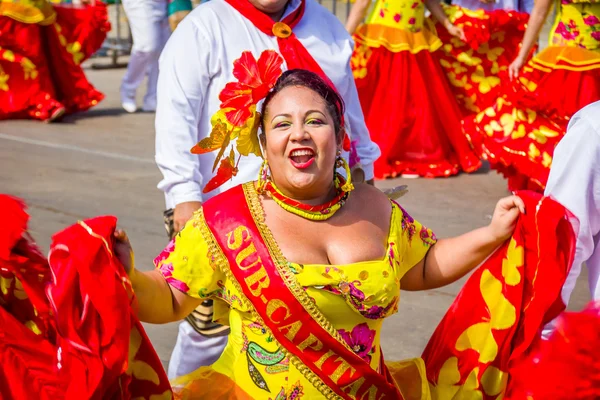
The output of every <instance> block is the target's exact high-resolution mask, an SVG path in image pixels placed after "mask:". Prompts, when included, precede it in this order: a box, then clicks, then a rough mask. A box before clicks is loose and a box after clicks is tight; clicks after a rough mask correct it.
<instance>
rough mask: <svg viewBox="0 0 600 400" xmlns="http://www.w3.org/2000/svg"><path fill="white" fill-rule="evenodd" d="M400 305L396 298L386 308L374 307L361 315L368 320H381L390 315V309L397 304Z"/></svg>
mask: <svg viewBox="0 0 600 400" xmlns="http://www.w3.org/2000/svg"><path fill="white" fill-rule="evenodd" d="M396 303H398V302H397V301H396V298H395V297H394V298H393V299H392V301H391V303H390V304H388V305H387V306H385V307H381V306H372V307H369V308H368V309H367V310H366V311H361V312H360V315H362V316H363V317H365V318H368V319H381V318H383V317H385V316H386V315H387V313H388V311H390V308H392V307H394V306H395V304H396Z"/></svg>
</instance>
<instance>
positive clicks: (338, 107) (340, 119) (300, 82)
mask: <svg viewBox="0 0 600 400" xmlns="http://www.w3.org/2000/svg"><path fill="white" fill-rule="evenodd" d="M289 86H300V87H305V88H307V89H310V90H312V91H314V92H315V93H317V94H318V95H319V96H321V97H322V98H323V100H325V105H326V106H327V111H329V114H331V116H332V117H333V126H334V129H335V134H336V137H337V139H338V140H341V139H342V138H343V135H342V132H343V130H344V126H343V124H344V100H342V98H341V96H340V95H339V94H338V92H337V91H336V90H335V89H334V88H333V87H331V86H330V85H329V84H328V83H327V82H325V80H324V79H323V78H321V77H320V76H319V75H317V74H315V73H314V72H311V71H307V70H304V69H290V70H287V71H285V72H284V73H283V74H281V76H280V77H279V79H277V82H275V86H273V89H271V91H270V92H269V94H268V95H267V97H266V98H265V101H264V102H263V104H262V108H261V121H260V127H261V129H262V131H263V132H264V131H265V126H264V118H265V114H266V111H267V107H268V106H269V103H270V102H271V100H273V97H274V96H275V95H276V94H277V93H279V92H281V91H282V90H283V89H285V88H286V87H289Z"/></svg>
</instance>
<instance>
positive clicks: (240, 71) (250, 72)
mask: <svg viewBox="0 0 600 400" xmlns="http://www.w3.org/2000/svg"><path fill="white" fill-rule="evenodd" d="M282 63H283V59H282V58H281V56H280V55H279V54H278V53H277V52H275V51H274V50H266V51H263V52H262V54H261V55H260V58H259V59H258V62H257V61H256V59H255V58H254V56H253V55H252V53H251V52H249V51H245V52H243V53H242V56H241V57H240V58H238V59H237V60H235V61H234V62H233V75H234V76H235V77H236V78H237V79H238V82H229V83H228V84H227V85H225V88H224V89H223V90H222V91H221V93H220V94H219V100H221V108H233V110H231V111H228V112H226V113H225V115H226V116H227V120H228V121H229V122H230V123H231V124H233V125H235V126H238V127H240V126H242V125H244V124H245V123H246V121H247V120H248V118H250V116H251V115H252V111H251V110H250V107H251V106H252V105H255V104H256V103H258V102H259V101H260V100H262V99H263V98H265V97H266V95H267V93H268V92H269V90H270V89H271V88H272V87H273V85H275V82H277V79H278V78H279V76H280V75H281V64H282Z"/></svg>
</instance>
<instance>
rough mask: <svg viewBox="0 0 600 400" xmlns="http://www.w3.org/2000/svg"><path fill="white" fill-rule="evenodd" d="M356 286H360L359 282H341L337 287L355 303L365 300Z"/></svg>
mask: <svg viewBox="0 0 600 400" xmlns="http://www.w3.org/2000/svg"><path fill="white" fill-rule="evenodd" d="M356 285H358V286H360V281H354V282H341V283H340V285H339V287H340V291H341V292H342V294H344V295H348V296H350V297H351V298H352V300H354V302H355V303H356V302H357V301H358V302H362V301H364V300H365V294H364V293H363V292H362V291H361V290H359V289H358V288H357V287H356Z"/></svg>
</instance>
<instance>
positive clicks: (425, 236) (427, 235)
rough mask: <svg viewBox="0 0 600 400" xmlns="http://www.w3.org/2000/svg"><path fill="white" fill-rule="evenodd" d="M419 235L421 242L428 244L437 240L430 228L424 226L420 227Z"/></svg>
mask: <svg viewBox="0 0 600 400" xmlns="http://www.w3.org/2000/svg"><path fill="white" fill-rule="evenodd" d="M419 236H420V237H421V240H422V241H423V243H425V244H427V245H429V246H432V245H434V244H435V242H437V238H436V237H435V234H434V233H433V232H432V231H431V230H429V229H427V228H425V227H424V226H422V227H421V232H420V233H419Z"/></svg>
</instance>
